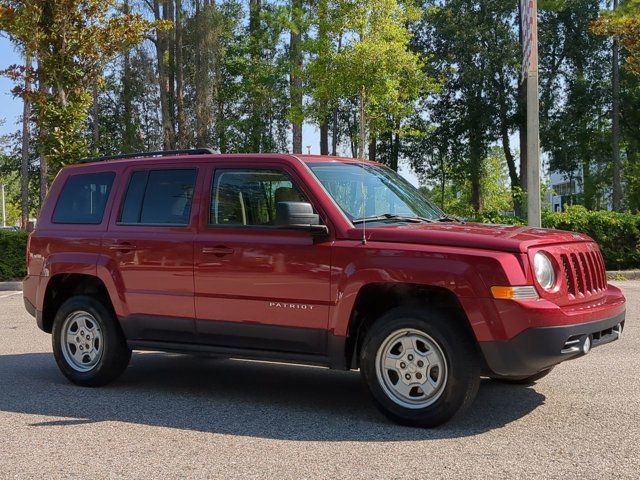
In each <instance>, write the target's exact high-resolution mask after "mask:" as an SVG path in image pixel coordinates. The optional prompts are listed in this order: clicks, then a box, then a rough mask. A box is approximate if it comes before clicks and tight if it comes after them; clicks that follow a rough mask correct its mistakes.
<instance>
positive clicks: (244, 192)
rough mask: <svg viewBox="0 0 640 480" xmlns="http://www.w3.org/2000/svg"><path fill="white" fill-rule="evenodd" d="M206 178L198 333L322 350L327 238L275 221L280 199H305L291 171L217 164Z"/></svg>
mask: <svg viewBox="0 0 640 480" xmlns="http://www.w3.org/2000/svg"><path fill="white" fill-rule="evenodd" d="M209 180H210V183H209V185H211V191H210V198H209V202H208V208H207V210H208V211H206V212H203V214H201V216H200V230H199V233H198V237H197V239H196V242H195V305H196V319H197V321H196V330H197V332H198V335H199V340H200V341H204V342H206V343H209V344H212V345H220V346H230V347H238V348H248V349H261V350H270V351H281V352H297V353H305V354H318V355H323V354H325V353H326V339H327V335H326V328H327V323H328V314H329V270H330V249H331V242H330V241H329V240H328V239H321V240H318V239H317V238H314V237H313V236H312V234H311V233H309V232H305V231H295V230H283V229H281V228H278V227H276V226H275V211H276V209H275V206H276V204H277V203H278V202H281V201H309V200H310V199H309V198H308V197H307V195H305V193H303V191H302V190H301V189H300V188H298V185H297V184H296V181H295V180H294V174H293V172H290V171H287V170H286V168H285V167H284V166H283V167H279V166H273V167H268V168H266V167H255V168H253V167H243V168H240V167H237V166H236V167H233V166H229V167H225V166H218V167H216V168H215V170H214V169H213V168H212V171H211V172H209ZM311 203H313V202H311Z"/></svg>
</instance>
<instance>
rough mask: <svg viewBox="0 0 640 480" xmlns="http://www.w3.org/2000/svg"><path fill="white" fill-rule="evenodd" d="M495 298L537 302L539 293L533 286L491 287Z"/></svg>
mask: <svg viewBox="0 0 640 480" xmlns="http://www.w3.org/2000/svg"><path fill="white" fill-rule="evenodd" d="M491 294H492V295H493V298H500V299H502V300H537V299H538V292H536V289H535V287H534V286H533V285H525V286H522V287H491Z"/></svg>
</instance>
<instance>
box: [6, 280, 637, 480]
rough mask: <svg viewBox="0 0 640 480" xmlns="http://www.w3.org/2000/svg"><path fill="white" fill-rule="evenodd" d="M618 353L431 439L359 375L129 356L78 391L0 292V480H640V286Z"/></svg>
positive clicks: (487, 392) (483, 393) (573, 366)
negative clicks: (394, 412) (110, 375)
mask: <svg viewBox="0 0 640 480" xmlns="http://www.w3.org/2000/svg"><path fill="white" fill-rule="evenodd" d="M618 285H620V286H621V287H622V288H623V290H624V291H625V294H626V295H627V299H628V302H629V304H628V310H627V327H626V329H625V331H624V334H623V337H622V339H621V340H620V341H618V342H615V343H613V344H610V345H606V346H602V347H598V348H596V349H594V350H593V351H592V353H590V354H589V355H587V356H586V357H583V358H581V359H578V360H575V361H571V362H567V363H564V364H562V365H560V366H558V367H557V368H556V369H555V370H554V371H553V372H552V373H551V374H550V375H549V376H548V377H546V378H545V379H543V380H541V381H540V382H539V383H538V384H536V385H535V386H533V387H524V386H513V385H507V384H504V383H500V382H497V381H492V380H483V382H482V385H481V387H480V392H479V394H478V398H477V399H476V401H475V403H474V404H473V405H472V407H471V408H470V409H469V411H468V412H467V413H466V414H464V415H462V416H459V417H456V418H455V419H454V420H453V421H451V422H450V423H448V424H446V425H444V426H442V427H440V428H437V429H433V430H425V429H415V428H407V427H401V426H398V425H395V424H393V423H390V422H389V421H387V420H386V419H385V418H384V417H383V416H381V415H380V414H379V413H378V412H377V411H376V409H375V408H374V407H373V406H372V404H371V402H370V400H369V397H368V395H367V392H366V390H365V389H364V386H363V385H362V383H361V381H360V376H359V374H358V373H357V372H335V371H329V370H325V369H321V368H315V367H302V366H292V365H279V364H274V363H263V362H250V361H241V360H226V359H202V358H195V357H189V356H180V355H173V354H158V353H134V355H133V358H132V362H131V365H130V366H129V368H128V369H127V371H126V372H125V374H124V375H123V376H122V377H121V379H119V380H118V381H117V382H115V383H113V384H111V385H109V386H107V387H102V388H99V389H89V388H80V387H76V386H73V385H71V384H70V383H68V382H67V381H66V380H65V378H64V377H63V376H62V375H61V374H60V373H59V371H58V369H57V367H56V364H55V361H54V359H53V356H52V354H51V339H50V336H49V335H48V334H45V333H43V332H41V331H40V330H38V329H37V327H36V324H35V320H34V319H33V318H31V317H30V316H29V315H28V314H27V313H26V312H25V311H24V307H23V304H22V296H21V293H20V292H0V478H3V479H4V478H47V479H49V478H80V477H81V478H93V479H101V478H123V477H128V478H212V479H236V478H237V479H277V480H284V479H296V480H297V479H341V478H348V479H350V480H351V479H378V478H380V479H383V478H384V479H427V478H482V479H485V478H500V479H503V478H509V479H518V478H523V479H524V478H526V479H530V478H561V477H562V478H578V477H581V478H585V479H591V478H593V479H602V478H616V479H619V478H629V479H632V478H633V479H637V478H639V475H640V474H639V472H640V374H639V372H640V351H639V350H640V349H638V345H639V342H640V327H639V326H638V320H637V319H638V313H639V310H640V282H634V281H627V282H620V283H618Z"/></svg>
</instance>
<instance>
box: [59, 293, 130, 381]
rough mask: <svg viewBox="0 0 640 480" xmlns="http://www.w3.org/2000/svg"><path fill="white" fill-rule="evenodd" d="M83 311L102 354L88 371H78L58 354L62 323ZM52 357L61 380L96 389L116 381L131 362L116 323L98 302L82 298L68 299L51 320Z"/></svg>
mask: <svg viewBox="0 0 640 480" xmlns="http://www.w3.org/2000/svg"><path fill="white" fill-rule="evenodd" d="M80 311H84V312H87V313H89V314H91V315H92V316H93V318H94V319H95V321H96V322H97V323H98V326H99V328H100V330H101V335H102V347H101V348H102V353H101V356H100V358H99V360H98V361H97V363H96V364H95V365H94V366H93V367H92V368H91V369H90V370H88V371H78V370H77V369H76V368H74V366H73V364H72V363H70V361H68V360H67V359H66V358H65V355H64V353H63V351H62V349H63V347H62V342H61V336H62V328H63V325H64V322H65V320H66V319H67V318H68V317H69V316H70V315H73V314H74V313H76V312H80ZM51 338H52V344H53V355H54V357H55V359H56V363H57V364H58V367H59V368H60V370H61V371H62V373H63V374H64V376H65V377H67V378H68V379H69V380H70V381H72V382H73V383H75V384H76V385H81V386H83V387H99V386H101V385H105V384H107V383H109V382H111V381H113V380H115V379H116V378H118V377H119V376H120V375H121V374H122V372H124V370H125V369H126V368H127V365H128V364H129V360H130V359H131V350H130V349H129V348H128V347H127V342H126V340H125V338H124V335H123V334H122V331H121V330H120V326H119V325H118V324H117V319H116V318H115V316H114V315H113V313H111V311H110V310H109V309H108V308H107V307H105V306H104V305H103V304H102V303H101V302H100V301H98V300H96V299H94V298H92V297H88V296H85V295H79V296H75V297H71V298H69V299H68V300H67V301H66V302H64V303H63V304H62V305H61V306H60V308H59V309H58V311H57V312H56V316H55V318H54V320H53V330H52V335H51Z"/></svg>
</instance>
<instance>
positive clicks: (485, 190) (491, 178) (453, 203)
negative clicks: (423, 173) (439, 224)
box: [427, 147, 513, 218]
mask: <svg viewBox="0 0 640 480" xmlns="http://www.w3.org/2000/svg"><path fill="white" fill-rule="evenodd" d="M508 182H509V176H508V174H507V171H506V166H505V160H504V152H503V151H502V150H501V149H500V148H498V147H494V148H491V149H490V150H489V153H488V156H487V159H486V160H485V162H484V163H483V164H482V166H481V175H480V192H481V195H482V198H483V199H484V202H483V209H482V210H481V212H475V211H474V209H473V205H472V203H471V197H472V189H473V187H472V184H471V180H470V179H469V178H468V177H466V176H461V177H458V178H455V177H454V178H453V179H450V180H449V181H448V182H445V183H446V185H445V188H444V191H443V189H442V185H437V179H434V180H433V181H429V179H427V184H428V185H429V187H430V188H428V189H427V191H428V195H429V197H430V198H431V199H432V200H433V201H434V202H435V203H437V204H438V205H439V206H440V207H441V208H442V209H443V210H444V211H446V212H449V213H451V214H453V215H457V216H460V217H474V218H475V217H477V216H478V215H479V216H482V215H483V214H487V213H485V212H511V211H513V197H512V191H511V188H510V187H509V183H508ZM443 194H444V195H443ZM443 199H444V202H443ZM487 215H488V214H487ZM511 218H513V217H511Z"/></svg>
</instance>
